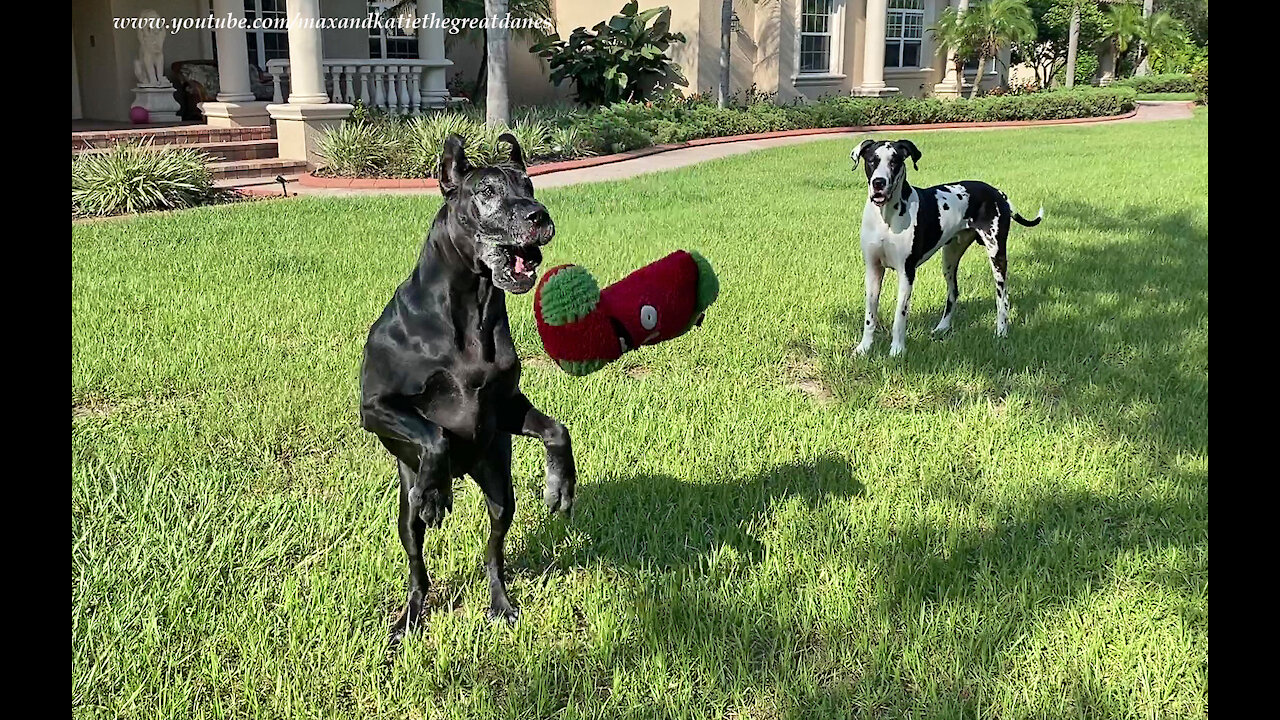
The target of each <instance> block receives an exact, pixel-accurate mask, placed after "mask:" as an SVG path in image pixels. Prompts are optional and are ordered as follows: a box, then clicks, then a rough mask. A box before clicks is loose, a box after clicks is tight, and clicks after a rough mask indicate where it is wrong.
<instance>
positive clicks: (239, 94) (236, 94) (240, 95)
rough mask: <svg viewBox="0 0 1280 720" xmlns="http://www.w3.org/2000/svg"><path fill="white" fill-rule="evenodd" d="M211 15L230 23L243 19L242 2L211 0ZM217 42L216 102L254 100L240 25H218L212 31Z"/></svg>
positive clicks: (245, 47)
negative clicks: (230, 20) (232, 26)
mask: <svg viewBox="0 0 1280 720" xmlns="http://www.w3.org/2000/svg"><path fill="white" fill-rule="evenodd" d="M213 14H214V16H215V17H217V18H221V19H223V20H226V19H227V18H228V17H230V18H231V19H232V22H241V21H243V20H244V3H243V2H239V0H213ZM214 34H215V35H216V36H217V42H218V102H221V103H236V102H253V100H254V97H253V90H251V89H250V88H249V42H248V37H247V35H248V33H246V32H245V30H244V29H243V28H231V27H221V28H217V29H215V30H214Z"/></svg>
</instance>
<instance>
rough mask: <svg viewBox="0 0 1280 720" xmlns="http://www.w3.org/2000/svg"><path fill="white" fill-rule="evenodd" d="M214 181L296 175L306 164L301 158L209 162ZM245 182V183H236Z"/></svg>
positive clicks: (304, 169) (303, 170)
mask: <svg viewBox="0 0 1280 720" xmlns="http://www.w3.org/2000/svg"><path fill="white" fill-rule="evenodd" d="M209 170H210V172H212V173H213V179H214V181H215V182H216V181H219V180H246V179H251V178H255V179H256V178H268V179H272V178H275V176H276V175H284V176H286V177H288V176H290V175H298V174H300V173H303V172H306V170H307V164H306V163H305V162H303V161H301V160H281V159H280V158H260V159H257V160H230V161H224V162H212V163H209ZM237 184H245V183H237Z"/></svg>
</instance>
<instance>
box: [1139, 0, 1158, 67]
mask: <svg viewBox="0 0 1280 720" xmlns="http://www.w3.org/2000/svg"><path fill="white" fill-rule="evenodd" d="M1154 9H1155V0H1143V2H1142V17H1143V19H1144V20H1145V19H1147V18H1150V17H1151V11H1152V10H1154ZM1150 56H1151V53H1149V52H1147V44H1146V43H1143V42H1140V43H1138V57H1140V58H1142V62H1140V63H1138V69H1137V71H1136V72H1134V74H1135V75H1146V74H1148V73H1149V72H1150V69H1149V68H1148V66H1147V59H1148V58H1149V57H1150Z"/></svg>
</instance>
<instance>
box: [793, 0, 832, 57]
mask: <svg viewBox="0 0 1280 720" xmlns="http://www.w3.org/2000/svg"><path fill="white" fill-rule="evenodd" d="M835 24H836V17H835V0H801V5H800V74H802V75H813V74H826V73H831V72H833V70H832V67H831V51H832V46H833V45H834V38H835Z"/></svg>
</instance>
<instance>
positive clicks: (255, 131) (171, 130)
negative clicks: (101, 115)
mask: <svg viewBox="0 0 1280 720" xmlns="http://www.w3.org/2000/svg"><path fill="white" fill-rule="evenodd" d="M274 137H275V130H274V128H272V127H270V126H261V127H245V128H216V127H210V126H208V125H180V126H177V127H167V128H137V129H130V130H97V131H91V132H73V133H71V149H72V150H73V151H75V150H84V149H87V148H106V147H110V146H112V145H115V144H116V143H121V142H130V141H132V142H150V143H152V144H153V145H199V144H202V143H228V142H250V141H253V140H270V139H272V138H274Z"/></svg>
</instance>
